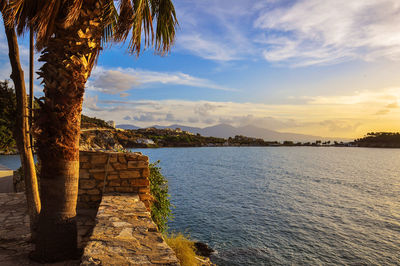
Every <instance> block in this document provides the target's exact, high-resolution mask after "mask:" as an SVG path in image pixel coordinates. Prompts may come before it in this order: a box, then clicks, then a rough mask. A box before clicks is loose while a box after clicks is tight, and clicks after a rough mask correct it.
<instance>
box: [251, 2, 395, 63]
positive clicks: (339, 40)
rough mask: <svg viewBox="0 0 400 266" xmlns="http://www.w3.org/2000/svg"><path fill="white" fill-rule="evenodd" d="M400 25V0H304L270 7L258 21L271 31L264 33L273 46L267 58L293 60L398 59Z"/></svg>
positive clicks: (255, 23) (264, 39) (262, 39)
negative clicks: (288, 4) (399, 28)
mask: <svg viewBox="0 0 400 266" xmlns="http://www.w3.org/2000/svg"><path fill="white" fill-rule="evenodd" d="M399 24H400V2H399V1H397V0H364V1H348V0H334V1H332V0H330V1H320V0H299V1H297V2H296V3H295V4H292V5H290V6H285V7H280V8H274V9H265V10H264V11H263V12H261V15H260V16H259V17H258V18H257V20H256V21H255V22H254V26H255V27H256V28H258V29H261V30H264V31H265V33H263V34H262V37H261V38H258V41H260V39H261V41H262V42H263V43H264V44H265V45H267V47H265V48H264V52H263V55H264V58H265V59H266V60H268V61H272V62H281V61H286V62H289V63H292V64H293V65H312V64H324V63H335V62H339V61H343V60H350V59H356V58H360V59H363V60H375V59H378V58H380V57H385V58H388V59H393V60H398V59H400V49H399V46H400V31H399V30H398V25H399ZM276 32H278V34H276ZM281 36H284V37H281Z"/></svg>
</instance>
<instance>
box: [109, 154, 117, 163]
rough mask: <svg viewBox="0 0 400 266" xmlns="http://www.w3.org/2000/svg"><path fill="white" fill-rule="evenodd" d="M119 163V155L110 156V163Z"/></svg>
mask: <svg viewBox="0 0 400 266" xmlns="http://www.w3.org/2000/svg"><path fill="white" fill-rule="evenodd" d="M117 161H118V154H117V153H114V154H111V155H110V163H116V162H117Z"/></svg>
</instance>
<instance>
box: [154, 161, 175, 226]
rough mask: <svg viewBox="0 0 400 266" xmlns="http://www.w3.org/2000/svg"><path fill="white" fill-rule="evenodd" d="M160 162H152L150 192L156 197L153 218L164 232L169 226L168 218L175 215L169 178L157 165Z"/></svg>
mask: <svg viewBox="0 0 400 266" xmlns="http://www.w3.org/2000/svg"><path fill="white" fill-rule="evenodd" d="M159 163H160V161H157V162H155V163H151V164H150V193H151V195H152V196H153V197H154V202H153V205H152V206H151V218H152V219H153V221H154V222H155V223H156V225H157V226H158V230H160V232H162V233H163V232H165V231H166V230H167V228H168V226H167V222H168V220H169V219H172V218H173V216H172V212H171V207H172V205H171V202H170V200H169V194H168V180H167V179H166V178H165V177H164V176H163V175H162V174H161V168H160V167H158V166H157V165H158V164H159Z"/></svg>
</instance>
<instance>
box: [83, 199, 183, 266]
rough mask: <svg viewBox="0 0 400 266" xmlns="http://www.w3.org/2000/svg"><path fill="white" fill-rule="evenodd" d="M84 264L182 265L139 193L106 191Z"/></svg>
mask: <svg viewBox="0 0 400 266" xmlns="http://www.w3.org/2000/svg"><path fill="white" fill-rule="evenodd" d="M82 265H179V261H178V259H177V257H176V256H175V253H174V252H173V251H172V249H171V248H170V247H169V246H168V245H167V244H166V243H165V241H164V239H163V238H162V235H161V234H160V233H159V232H158V231H157V227H156V225H155V224H154V222H153V221H152V219H151V217H150V213H149V212H148V211H147V209H146V207H145V205H144V203H143V202H142V201H140V199H139V196H138V195H137V194H128V193H124V194H118V193H113V194H105V195H103V198H102V201H101V203H100V207H99V210H98V213H97V217H96V225H95V228H94V230H93V234H92V236H91V237H90V240H89V242H88V244H87V246H86V247H85V250H84V253H83V256H82Z"/></svg>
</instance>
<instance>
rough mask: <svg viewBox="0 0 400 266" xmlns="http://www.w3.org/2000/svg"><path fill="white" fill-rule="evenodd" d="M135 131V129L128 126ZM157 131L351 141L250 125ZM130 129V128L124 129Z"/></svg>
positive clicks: (282, 139)
mask: <svg viewBox="0 0 400 266" xmlns="http://www.w3.org/2000/svg"><path fill="white" fill-rule="evenodd" d="M121 126H128V125H118V126H117V127H118V128H123V127H121ZM130 126H131V127H133V128H132V129H135V128H137V127H135V126H132V125H130ZM153 127H155V128H158V129H164V128H174V129H175V128H180V129H182V130H184V131H189V132H192V133H194V134H197V133H199V134H200V135H202V136H206V137H210V136H212V137H219V138H229V137H234V136H236V135H243V136H247V137H253V138H262V139H264V140H266V141H284V140H289V141H300V142H315V141H316V140H321V141H327V140H331V141H335V140H336V141H344V142H348V141H351V139H344V138H334V137H320V136H313V135H305V134H296V133H287V132H277V131H273V130H269V129H265V128H260V127H256V126H252V125H248V126H243V127H234V126H231V125H228V124H219V125H215V126H211V127H205V128H199V127H188V126H183V125H178V124H174V125H170V126H158V125H155V126H153ZM126 129H131V128H126Z"/></svg>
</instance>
